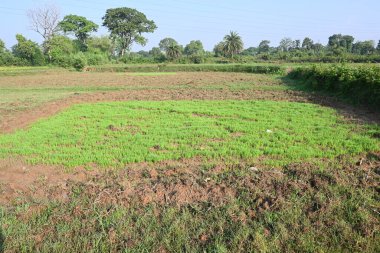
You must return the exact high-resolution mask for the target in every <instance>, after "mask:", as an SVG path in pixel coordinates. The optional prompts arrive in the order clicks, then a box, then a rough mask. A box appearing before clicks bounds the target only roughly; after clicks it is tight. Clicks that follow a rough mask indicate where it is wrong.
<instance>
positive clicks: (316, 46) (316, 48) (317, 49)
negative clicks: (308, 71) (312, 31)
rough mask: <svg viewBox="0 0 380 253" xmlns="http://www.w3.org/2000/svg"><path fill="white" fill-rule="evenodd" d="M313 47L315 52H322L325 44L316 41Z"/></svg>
mask: <svg viewBox="0 0 380 253" xmlns="http://www.w3.org/2000/svg"><path fill="white" fill-rule="evenodd" d="M312 49H313V50H314V52H316V53H320V52H322V50H323V49H324V46H323V45H322V44H321V43H315V44H313V45H312Z"/></svg>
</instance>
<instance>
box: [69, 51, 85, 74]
mask: <svg viewBox="0 0 380 253" xmlns="http://www.w3.org/2000/svg"><path fill="white" fill-rule="evenodd" d="M72 59H73V60H72V66H73V67H74V68H75V69H76V70H77V71H82V70H83V69H84V67H85V66H86V65H87V59H86V57H85V55H84V54H76V55H74V56H73V57H72Z"/></svg>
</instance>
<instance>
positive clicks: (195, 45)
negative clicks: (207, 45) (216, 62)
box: [184, 40, 204, 56]
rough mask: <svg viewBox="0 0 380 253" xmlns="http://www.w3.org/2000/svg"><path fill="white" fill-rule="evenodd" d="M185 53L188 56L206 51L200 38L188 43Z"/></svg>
mask: <svg viewBox="0 0 380 253" xmlns="http://www.w3.org/2000/svg"><path fill="white" fill-rule="evenodd" d="M184 53H185V54H186V55H187V56H193V55H202V54H203V53H204V48H203V44H202V42H201V41H200V40H192V41H190V43H189V44H187V45H186V47H185V49H184Z"/></svg>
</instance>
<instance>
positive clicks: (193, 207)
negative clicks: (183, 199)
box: [0, 161, 380, 252]
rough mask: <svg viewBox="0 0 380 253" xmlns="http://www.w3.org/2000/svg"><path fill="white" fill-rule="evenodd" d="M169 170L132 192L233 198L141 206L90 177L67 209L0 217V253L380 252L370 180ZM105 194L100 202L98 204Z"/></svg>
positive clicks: (294, 172)
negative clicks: (220, 188)
mask: <svg viewBox="0 0 380 253" xmlns="http://www.w3.org/2000/svg"><path fill="white" fill-rule="evenodd" d="M372 162H375V161H372ZM169 169H170V168H162V170H163V171H162V172H160V174H159V179H158V180H157V179H153V178H149V177H146V178H142V179H141V182H143V183H144V184H147V185H148V187H149V188H155V187H157V185H164V186H165V184H163V183H164V182H166V181H167V184H168V185H170V184H171V183H175V182H187V181H188V180H191V179H192V181H193V183H194V184H197V183H196V182H204V180H205V178H208V177H212V180H215V181H220V182H221V183H222V184H223V185H224V186H225V187H226V188H232V189H236V196H234V197H232V198H231V199H229V198H226V199H227V200H226V201H225V202H224V203H223V204H221V203H219V204H218V203H217V202H215V203H214V202H212V201H199V202H192V203H189V204H182V205H178V204H176V203H167V204H162V203H151V204H148V205H144V204H142V203H141V201H139V199H138V198H137V196H136V198H133V199H131V200H126V201H124V202H123V201H122V199H123V197H122V196H123V195H121V196H120V192H121V193H123V191H125V190H128V189H129V188H128V187H127V186H123V185H124V184H122V183H120V181H118V180H120V177H118V179H115V178H116V177H115V176H112V175H110V176H102V177H100V176H99V177H97V178H98V179H97V180H95V181H90V182H89V183H88V184H84V183H78V184H72V183H71V184H69V186H68V187H69V188H70V192H69V195H68V199H67V200H66V201H55V200H51V201H49V202H48V203H44V202H43V203H40V202H37V203H33V202H30V201H25V200H18V202H17V203H15V205H14V207H13V208H11V209H5V208H0V225H1V226H0V227H2V228H3V236H4V237H5V238H7V239H6V241H5V243H4V245H3V247H4V248H5V251H6V252H8V251H9V252H63V251H64V252H343V251H347V252H378V251H379V249H380V245H379V243H378V242H379V239H380V234H379V228H380V225H379V222H378V218H380V217H379V215H378V214H376V212H374V210H375V211H376V208H377V210H379V208H380V206H379V205H378V195H377V194H376V192H375V191H374V189H373V188H371V187H369V184H368V182H367V184H366V183H364V182H363V180H362V178H363V177H365V176H367V177H368V176H369V175H370V177H372V176H373V174H368V173H369V172H370V171H366V172H364V171H360V169H357V168H356V169H354V170H350V171H348V172H345V171H344V170H343V169H342V168H340V169H337V168H333V169H331V168H329V169H327V170H325V171H323V172H321V171H320V170H318V169H316V168H308V167H307V166H306V167H305V166H303V167H300V168H298V169H297V168H288V169H285V170H284V171H283V174H282V175H283V176H280V177H276V176H273V175H271V174H268V175H267V176H265V173H252V172H250V171H249V170H247V169H246V168H244V167H235V168H229V169H227V170H225V171H223V172H222V173H221V174H216V175H215V174H211V173H209V172H205V174H203V175H200V172H199V171H194V174H192V175H191V177H190V178H189V177H186V176H185V174H184V173H179V174H177V176H176V177H174V178H173V177H170V176H168V175H166V174H164V172H165V170H169ZM165 175H166V176H165ZM377 179H379V178H377ZM209 180H210V179H209ZM126 181H127V182H128V179H127V180H126ZM341 182H345V183H344V184H341ZM203 184H205V183H203ZM127 185H128V184H127ZM41 187H44V186H41ZM45 187H46V186H45ZM358 188H360V189H358ZM105 194H107V195H106V196H107V198H105V199H103V200H102V201H100V199H101V196H104V195H105ZM173 194H175V193H173ZM265 203H269V204H265ZM36 207H37V208H36ZM33 210H34V211H33ZM36 210H37V211H36ZM0 247H1V246H0Z"/></svg>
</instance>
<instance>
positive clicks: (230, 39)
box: [223, 31, 244, 57]
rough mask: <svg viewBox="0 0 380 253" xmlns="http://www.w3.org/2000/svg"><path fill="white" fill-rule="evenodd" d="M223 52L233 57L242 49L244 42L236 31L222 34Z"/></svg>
mask: <svg viewBox="0 0 380 253" xmlns="http://www.w3.org/2000/svg"><path fill="white" fill-rule="evenodd" d="M223 44H224V46H223V52H224V54H225V55H227V56H230V57H233V56H234V55H237V54H239V53H240V52H241V51H243V48H244V44H243V40H242V39H241V37H240V35H239V34H238V33H237V32H233V31H231V32H230V34H227V35H226V36H224V41H223Z"/></svg>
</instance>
